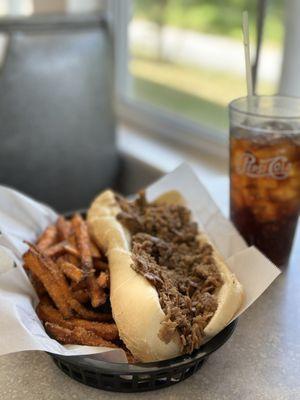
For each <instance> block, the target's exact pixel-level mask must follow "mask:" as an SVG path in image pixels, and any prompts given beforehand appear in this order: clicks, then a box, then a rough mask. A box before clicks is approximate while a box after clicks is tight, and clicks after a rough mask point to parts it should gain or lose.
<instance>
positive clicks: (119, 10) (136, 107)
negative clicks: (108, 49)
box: [108, 0, 229, 160]
mask: <svg viewBox="0 0 300 400" xmlns="http://www.w3.org/2000/svg"><path fill="white" fill-rule="evenodd" d="M131 11H132V10H131V0H122V1H120V0H110V1H108V12H109V14H110V15H111V19H112V20H111V22H112V28H113V35H114V39H115V82H116V86H115V100H116V113H117V116H118V117H119V118H120V120H121V122H124V123H127V124H129V125H132V126H134V127H135V128H137V129H141V130H143V131H144V132H147V133H151V134H154V135H155V136H157V137H161V138H163V139H168V140H171V141H173V142H175V143H177V144H179V145H184V146H190V147H192V148H193V149H199V150H200V151H205V152H206V153H209V154H211V155H212V156H217V157H220V158H222V159H226V160H227V159H228V157H229V155H228V141H229V135H227V134H226V132H224V131H222V130H219V129H217V128H214V127H213V126H209V125H206V124H201V123H197V122H195V121H193V120H192V119H189V118H187V117H184V116H181V115H179V114H177V113H175V112H172V111H169V110H167V109H164V108H161V107H155V106H154V105H152V104H150V103H147V102H146V101H142V100H136V99H134V98H132V97H131V96H130V94H129V85H130V73H129V71H128V61H129V52H128V21H129V20H130V14H131Z"/></svg>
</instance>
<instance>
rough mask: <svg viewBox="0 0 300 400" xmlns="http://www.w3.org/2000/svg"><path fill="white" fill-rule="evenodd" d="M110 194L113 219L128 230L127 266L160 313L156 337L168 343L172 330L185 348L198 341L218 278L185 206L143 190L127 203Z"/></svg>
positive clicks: (212, 309) (209, 314)
mask: <svg viewBox="0 0 300 400" xmlns="http://www.w3.org/2000/svg"><path fill="white" fill-rule="evenodd" d="M116 199H117V201H118V203H119V205H120V208H121V210H122V212H120V213H119V214H118V219H119V221H120V222H121V223H122V225H123V226H125V227H126V228H127V229H128V230H129V232H130V233H131V235H132V253H133V265H132V268H133V269H134V270H135V271H137V272H138V273H140V274H141V275H143V276H144V277H145V278H146V279H147V280H148V281H149V282H150V283H151V284H152V285H153V286H154V287H155V288H156V290H157V293H158V296H159V301H160V305H161V307H162V310H163V311H164V313H165V315H166V318H165V320H164V321H163V322H162V326H161V329H160V332H159V337H160V338H161V339H162V340H163V341H164V342H166V343H168V342H170V341H171V340H172V338H173V336H174V333H175V332H178V333H179V335H180V342H181V350H182V351H183V352H185V353H191V352H192V351H193V350H194V349H197V348H198V347H199V346H200V345H201V343H202V341H203V337H204V333H203V331H204V328H205V327H206V325H207V324H208V323H209V321H210V319H211V318H212V316H213V315H214V312H215V311H216V309H217V300H216V292H217V289H218V288H219V287H220V286H221V285H222V283H223V282H222V278H221V276H220V273H219V272H218V269H217V267H216V265H215V261H214V257H213V248H212V246H211V245H210V244H207V243H201V241H199V240H198V238H197V234H198V226H197V224H196V223H195V222H192V221H191V213H190V211H189V210H188V209H187V208H186V207H183V206H180V205H169V204H155V203H148V202H147V201H146V199H145V196H144V193H141V194H140V196H139V198H138V199H137V200H135V201H133V202H129V201H127V200H125V199H124V198H122V197H120V196H116Z"/></svg>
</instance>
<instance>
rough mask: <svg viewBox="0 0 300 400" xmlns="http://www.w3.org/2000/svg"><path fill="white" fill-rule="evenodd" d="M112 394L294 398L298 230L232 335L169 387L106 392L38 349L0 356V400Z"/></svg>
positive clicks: (299, 367)
mask: <svg viewBox="0 0 300 400" xmlns="http://www.w3.org/2000/svg"><path fill="white" fill-rule="evenodd" d="M0 317H1V316H0ZM0 340H1V337H0ZM116 397H118V398H120V399H129V398H135V399H137V398H145V399H149V400H150V399H155V398H160V399H162V400H164V399H165V400H171V399H172V400H173V399H174V400H175V399H195V400H196V399H205V400H234V399H238V400H240V399H242V400H261V399H264V400H265V399H266V400H297V399H300V229H298V235H297V238H296V241H295V245H294V251H293V255H292V259H291V264H290V266H289V268H288V269H287V270H286V271H284V273H283V274H281V275H280V276H279V277H278V278H277V279H276V281H275V282H274V283H273V284H272V286H271V287H270V288H269V289H268V290H267V292H266V293H264V294H263V295H262V296H261V298H260V299H259V300H258V301H257V302H256V303H255V304H254V305H253V306H252V307H251V308H250V309H249V310H248V311H247V312H246V313H245V314H244V315H243V316H242V317H241V318H240V320H239V323H238V326H237V329H236V331H235V333H234V334H233V336H232V338H231V339H230V340H229V341H228V342H227V343H226V344H225V345H224V346H223V347H222V348H221V349H219V350H218V351H217V352H216V353H214V354H213V355H211V356H210V357H209V359H208V361H207V362H206V363H205V364H204V365H203V367H202V369H200V371H199V372H198V373H196V374H195V375H194V376H192V377H191V378H188V379H187V380H186V381H183V382H181V383H179V384H176V385H174V386H172V387H170V388H166V389H161V390H159V391H154V392H145V393H138V394H121V393H119V394H117V393H109V392H104V391H101V390H98V389H93V388H90V387H87V386H84V385H82V384H80V383H77V382H75V381H73V380H72V379H70V378H69V377H67V376H66V375H64V374H63V373H62V372H61V371H60V370H59V369H58V368H57V367H56V366H55V365H54V363H53V361H52V360H51V358H50V357H49V356H48V355H47V354H44V353H41V352H23V353H18V354H10V355H7V356H2V357H0V399H1V400H13V399H15V400H52V399H53V400H60V399H64V400H69V399H89V400H93V399H97V400H98V399H104V400H105V399H114V398H116Z"/></svg>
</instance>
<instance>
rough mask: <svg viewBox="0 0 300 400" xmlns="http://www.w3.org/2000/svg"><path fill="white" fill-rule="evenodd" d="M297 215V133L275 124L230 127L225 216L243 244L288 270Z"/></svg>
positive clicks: (299, 186)
mask: <svg viewBox="0 0 300 400" xmlns="http://www.w3.org/2000/svg"><path fill="white" fill-rule="evenodd" d="M244 125H246V124H244ZM299 210H300V130H298V132H297V129H296V130H295V129H291V127H290V126H289V125H285V124H282V123H276V122H266V123H265V124H264V125H259V126H254V127H247V128H245V126H244V127H241V126H234V125H232V126H231V132H230V214H231V219H232V221H233V222H234V224H235V226H236V227H237V229H238V230H239V232H240V233H241V234H242V236H243V237H244V238H245V239H246V241H247V242H248V244H249V245H255V246H256V247H257V248H259V249H260V250H261V251H262V252H263V253H264V254H265V255H266V256H267V257H268V258H269V259H270V260H271V261H273V262H274V263H275V264H276V265H278V266H285V265H287V263H288V259H289V255H290V251H291V248H292V243H293V238H294V233H295V229H296V225H297V221H298V216H299Z"/></svg>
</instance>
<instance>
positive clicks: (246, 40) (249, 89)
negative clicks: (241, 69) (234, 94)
mask: <svg viewBox="0 0 300 400" xmlns="http://www.w3.org/2000/svg"><path fill="white" fill-rule="evenodd" d="M243 38H244V53H245V67H246V80H247V95H248V97H250V96H253V85H252V71H251V63H250V47H249V20H248V11H243Z"/></svg>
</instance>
